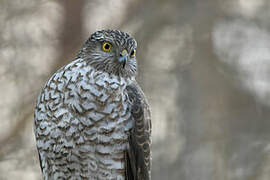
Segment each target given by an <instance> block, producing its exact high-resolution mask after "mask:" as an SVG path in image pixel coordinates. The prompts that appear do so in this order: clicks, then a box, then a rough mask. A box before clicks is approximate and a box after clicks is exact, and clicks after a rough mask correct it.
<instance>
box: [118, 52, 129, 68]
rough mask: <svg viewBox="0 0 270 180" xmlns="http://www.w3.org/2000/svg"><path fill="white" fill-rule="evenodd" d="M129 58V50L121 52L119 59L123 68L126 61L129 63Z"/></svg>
mask: <svg viewBox="0 0 270 180" xmlns="http://www.w3.org/2000/svg"><path fill="white" fill-rule="evenodd" d="M127 60H128V52H127V50H125V49H124V50H123V51H122V52H121V53H120V56H119V58H118V61H119V62H120V63H121V64H122V65H123V68H125V66H126V63H127Z"/></svg>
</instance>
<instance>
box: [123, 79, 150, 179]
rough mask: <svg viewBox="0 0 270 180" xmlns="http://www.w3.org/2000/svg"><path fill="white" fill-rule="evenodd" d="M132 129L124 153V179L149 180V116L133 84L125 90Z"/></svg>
mask: <svg viewBox="0 0 270 180" xmlns="http://www.w3.org/2000/svg"><path fill="white" fill-rule="evenodd" d="M126 90H127V93H128V97H129V101H130V105H131V116H132V118H133V119H134V121H135V123H134V127H133V129H132V131H131V133H130V137H129V149H128V150H127V153H126V179H128V180H150V179H151V175H150V173H151V172H150V171H151V151H150V146H151V128H152V127H151V114H150V109H149V105H148V102H147V100H146V98H145V95H144V93H143V91H142V90H141V88H140V87H139V85H138V84H137V83H136V82H134V83H133V84H131V85H129V86H127V88H126Z"/></svg>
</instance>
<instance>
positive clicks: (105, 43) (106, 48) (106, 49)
mask: <svg viewBox="0 0 270 180" xmlns="http://www.w3.org/2000/svg"><path fill="white" fill-rule="evenodd" d="M102 49H103V51H110V50H112V45H111V44H110V43H108V42H104V43H103V45H102Z"/></svg>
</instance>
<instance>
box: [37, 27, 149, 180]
mask: <svg viewBox="0 0 270 180" xmlns="http://www.w3.org/2000/svg"><path fill="white" fill-rule="evenodd" d="M136 46H137V43H136V41H135V39H134V38H132V37H131V36H130V35H128V34H127V33H124V32H121V31H118V30H102V31H97V32H95V33H93V34H92V35H91V36H90V38H89V39H88V40H87V41H86V42H85V44H84V45H83V47H82V49H81V50H80V52H79V53H78V55H77V57H76V59H75V60H74V61H72V62H71V63H70V64H68V65H66V66H64V67H62V68H61V69H59V70H58V71H57V72H56V73H55V74H53V76H52V77H51V78H50V79H49V80H48V82H47V83H46V84H45V86H44V88H43V89H42V92H41V94H40V95H39V97H38V100H37V105H36V109H35V126H34V130H35V135H36V143H37V149H38V152H39V158H40V166H41V169H42V174H43V177H44V179H45V180H52V179H66V180H70V179H91V180H107V179H108V180H124V179H128V180H150V179H151V176H150V166H151V152H150V146H151V119H150V110H149V105H148V103H147V100H146V98H145V96H144V93H143V92H142V90H141V88H140V87H139V85H138V84H137V82H136V80H135V76H136V73H137V65H136Z"/></svg>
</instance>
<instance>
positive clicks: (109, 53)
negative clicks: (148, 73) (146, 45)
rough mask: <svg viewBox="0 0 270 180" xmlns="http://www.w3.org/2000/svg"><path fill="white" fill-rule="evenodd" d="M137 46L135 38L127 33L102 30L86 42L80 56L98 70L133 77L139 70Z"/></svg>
mask: <svg viewBox="0 0 270 180" xmlns="http://www.w3.org/2000/svg"><path fill="white" fill-rule="evenodd" d="M136 47H137V43H136V41H135V39H134V38H133V37H131V36H130V35H129V34H127V33H124V32H121V31H119V30H101V31H97V32H95V33H93V34H92V35H91V36H90V38H89V39H88V40H87V41H86V42H85V44H84V45H83V47H82V49H81V51H80V53H79V57H80V58H83V59H85V60H86V61H87V63H89V64H90V65H91V66H92V67H93V68H95V69H96V70H98V71H104V72H107V73H109V74H113V75H117V76H120V77H123V78H132V77H135V76H136V72H137V63H136Z"/></svg>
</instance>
